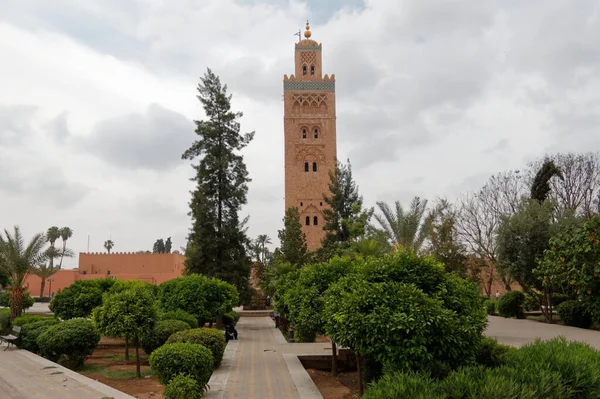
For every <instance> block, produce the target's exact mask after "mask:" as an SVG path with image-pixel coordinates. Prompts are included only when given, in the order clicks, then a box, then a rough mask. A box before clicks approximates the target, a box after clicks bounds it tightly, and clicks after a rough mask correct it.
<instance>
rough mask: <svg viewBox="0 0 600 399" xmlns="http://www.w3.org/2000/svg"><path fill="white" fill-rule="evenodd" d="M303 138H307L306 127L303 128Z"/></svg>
mask: <svg viewBox="0 0 600 399" xmlns="http://www.w3.org/2000/svg"><path fill="white" fill-rule="evenodd" d="M302 138H303V139H305V138H306V129H302Z"/></svg>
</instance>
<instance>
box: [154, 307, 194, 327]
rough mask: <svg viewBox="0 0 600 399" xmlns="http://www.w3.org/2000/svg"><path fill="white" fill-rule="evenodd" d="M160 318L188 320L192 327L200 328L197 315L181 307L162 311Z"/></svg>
mask: <svg viewBox="0 0 600 399" xmlns="http://www.w3.org/2000/svg"><path fill="white" fill-rule="evenodd" d="M158 318H159V320H181V321H184V322H186V323H187V324H188V325H189V326H190V327H191V328H198V320H197V319H196V317H195V316H194V315H192V314H190V313H188V312H186V311H183V310H181V309H177V310H170V311H168V312H162V313H160V314H159V315H158Z"/></svg>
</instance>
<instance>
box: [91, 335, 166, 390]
mask: <svg viewBox="0 0 600 399" xmlns="http://www.w3.org/2000/svg"><path fill="white" fill-rule="evenodd" d="M124 354H125V340H124V339H115V338H106V337H102V339H101V340H100V343H99V344H98V347H97V348H96V350H95V351H94V353H93V354H92V356H91V357H89V358H88V359H87V360H86V361H85V366H86V367H89V366H91V365H97V366H102V367H103V368H104V369H105V370H110V371H125V370H127V371H132V372H134V373H135V348H130V349H129V360H128V361H126V360H124ZM143 354H144V351H143V350H142V349H140V355H143ZM141 365H142V366H141V372H142V374H143V373H144V371H146V372H147V371H148V370H149V369H150V366H149V365H148V359H147V357H146V356H144V357H143V358H142V359H141ZM82 374H83V375H85V376H86V377H88V378H91V379H93V380H97V381H98V382H101V383H103V384H106V385H108V386H110V387H113V388H115V389H117V390H119V391H121V392H125V393H126V394H128V395H131V396H135V397H137V398H139V399H149V398H162V393H163V386H162V385H160V384H159V383H158V380H157V379H156V377H154V376H146V377H142V378H140V379H137V378H126V379H124V378H118V379H115V378H108V377H106V376H104V375H102V374H99V373H93V372H92V373H90V372H85V368H84V371H83V372H82Z"/></svg>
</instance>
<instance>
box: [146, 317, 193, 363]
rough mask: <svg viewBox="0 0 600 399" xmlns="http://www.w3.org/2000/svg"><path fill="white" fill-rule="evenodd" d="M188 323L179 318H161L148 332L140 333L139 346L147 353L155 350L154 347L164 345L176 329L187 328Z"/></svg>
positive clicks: (182, 329)
mask: <svg viewBox="0 0 600 399" xmlns="http://www.w3.org/2000/svg"><path fill="white" fill-rule="evenodd" d="M189 329H190V325H189V324H188V323H186V322H185V321H181V320H162V321H159V322H158V323H156V325H155V326H154V329H153V330H152V331H151V332H150V333H148V334H144V335H142V338H141V339H140V346H141V347H142V349H143V350H144V352H145V353H146V354H147V355H149V354H151V353H152V352H154V351H155V350H156V348H158V347H160V346H162V345H164V344H165V343H166V342H167V340H168V339H169V337H170V336H171V335H173V334H174V333H176V332H178V331H184V330H189Z"/></svg>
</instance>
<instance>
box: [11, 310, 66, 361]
mask: <svg viewBox="0 0 600 399" xmlns="http://www.w3.org/2000/svg"><path fill="white" fill-rule="evenodd" d="M21 317H22V316H21ZM15 320H16V319H15ZM58 323H60V321H59V320H58V319H55V318H49V317H47V318H45V320H42V321H36V322H33V323H28V324H25V325H24V326H23V328H22V329H21V335H19V342H20V343H19V348H21V349H25V350H28V351H30V352H33V353H38V352H39V351H40V348H39V346H38V344H37V339H38V337H39V336H40V335H42V333H44V332H45V331H46V330H47V329H48V328H50V327H51V326H53V325H55V324H58Z"/></svg>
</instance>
